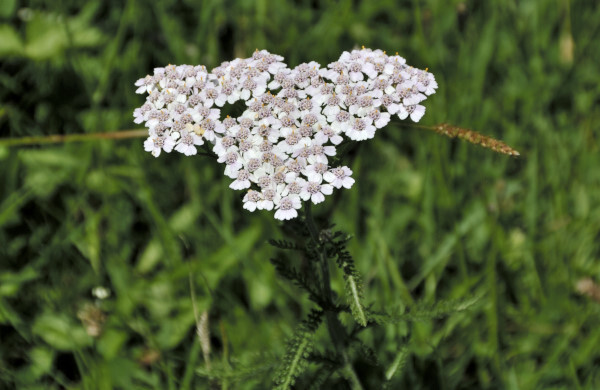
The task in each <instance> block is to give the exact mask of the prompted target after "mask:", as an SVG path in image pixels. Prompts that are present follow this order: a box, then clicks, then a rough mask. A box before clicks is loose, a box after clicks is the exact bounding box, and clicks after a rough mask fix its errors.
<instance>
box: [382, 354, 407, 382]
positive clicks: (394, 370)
mask: <svg viewBox="0 0 600 390" xmlns="http://www.w3.org/2000/svg"><path fill="white" fill-rule="evenodd" d="M407 358H408V348H406V346H404V347H402V348H400V350H399V351H398V353H397V354H396V357H395V358H394V361H393V362H392V364H391V365H390V366H389V367H388V369H387V370H386V371H385V380H386V383H385V385H384V389H387V388H388V386H389V384H390V381H391V380H392V378H393V377H394V376H395V375H396V374H398V373H402V369H403V368H404V366H405V365H406V360H407Z"/></svg>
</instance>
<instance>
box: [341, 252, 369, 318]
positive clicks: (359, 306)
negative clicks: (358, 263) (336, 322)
mask: <svg viewBox="0 0 600 390" xmlns="http://www.w3.org/2000/svg"><path fill="white" fill-rule="evenodd" d="M337 264H338V267H340V268H341V269H342V271H343V272H344V281H345V283H344V289H345V290H346V298H347V300H348V304H349V305H350V310H351V312H352V316H353V317H354V320H355V321H356V322H357V323H358V324H360V325H361V326H367V320H368V318H367V312H366V310H365V308H364V305H363V303H362V301H363V291H362V283H361V277H360V274H359V273H358V271H356V268H355V267H354V259H353V258H352V256H351V255H350V253H349V252H347V251H340V252H339V253H338V258H337Z"/></svg>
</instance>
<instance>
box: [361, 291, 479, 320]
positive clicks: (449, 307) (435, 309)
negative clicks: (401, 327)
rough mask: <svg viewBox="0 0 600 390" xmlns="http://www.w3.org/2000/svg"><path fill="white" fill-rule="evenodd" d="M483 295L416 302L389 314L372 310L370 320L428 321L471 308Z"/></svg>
mask: <svg viewBox="0 0 600 390" xmlns="http://www.w3.org/2000/svg"><path fill="white" fill-rule="evenodd" d="M480 299H481V295H476V296H471V297H467V298H463V299H457V300H447V301H446V300H444V301H439V302H437V303H435V304H433V305H431V304H416V305H414V306H412V307H409V308H408V309H407V310H406V311H405V312H404V313H401V314H389V313H382V312H370V313H369V320H370V321H373V322H375V323H377V324H389V323H398V322H404V321H416V322H419V321H427V320H432V319H437V318H443V317H447V316H449V315H451V314H455V313H460V312H463V311H466V310H469V309H470V308H471V307H473V306H474V305H475V304H476V303H477V302H479V300H480Z"/></svg>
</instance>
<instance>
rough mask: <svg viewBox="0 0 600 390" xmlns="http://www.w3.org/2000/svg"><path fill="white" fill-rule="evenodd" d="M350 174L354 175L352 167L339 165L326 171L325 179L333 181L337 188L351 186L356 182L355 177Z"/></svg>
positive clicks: (332, 183)
mask: <svg viewBox="0 0 600 390" xmlns="http://www.w3.org/2000/svg"><path fill="white" fill-rule="evenodd" d="M350 175H352V171H351V170H350V168H348V167H337V168H332V169H330V170H329V171H327V172H325V174H323V179H325V181H327V182H329V183H331V185H333V186H334V187H335V188H342V187H344V188H350V187H352V185H353V184H354V179H353V178H351V177H350Z"/></svg>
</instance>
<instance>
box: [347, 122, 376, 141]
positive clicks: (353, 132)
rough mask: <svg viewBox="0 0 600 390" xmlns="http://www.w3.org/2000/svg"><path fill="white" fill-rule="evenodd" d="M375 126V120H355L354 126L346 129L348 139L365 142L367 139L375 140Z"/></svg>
mask: <svg viewBox="0 0 600 390" xmlns="http://www.w3.org/2000/svg"><path fill="white" fill-rule="evenodd" d="M375 130H376V128H375V126H373V120H372V119H371V118H369V117H367V118H354V119H353V120H352V125H351V126H350V127H349V128H348V129H346V135H347V136H348V138H350V139H351V140H354V141H364V140H366V139H370V138H373V137H374V136H375Z"/></svg>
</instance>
